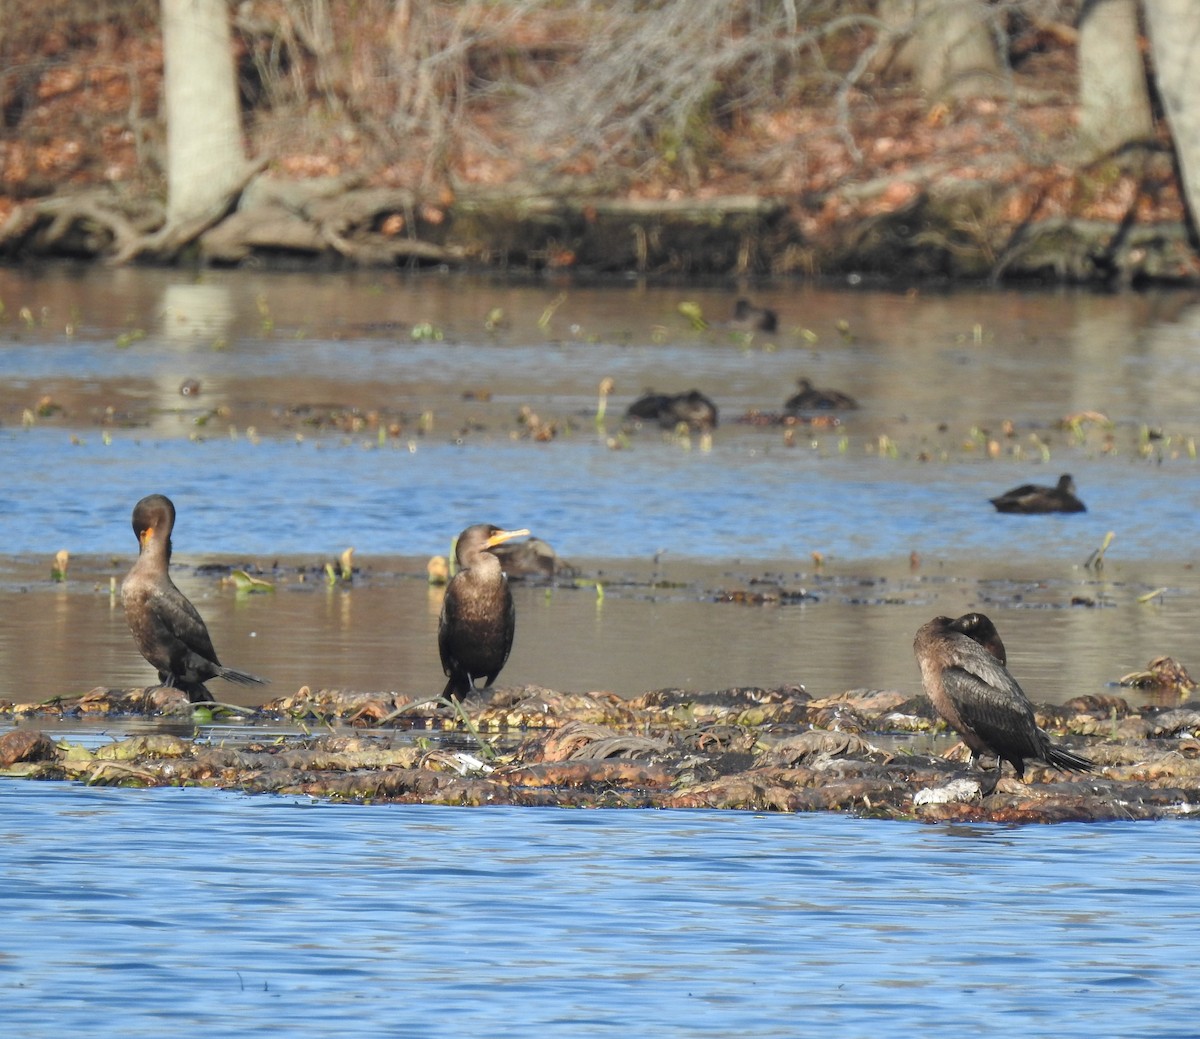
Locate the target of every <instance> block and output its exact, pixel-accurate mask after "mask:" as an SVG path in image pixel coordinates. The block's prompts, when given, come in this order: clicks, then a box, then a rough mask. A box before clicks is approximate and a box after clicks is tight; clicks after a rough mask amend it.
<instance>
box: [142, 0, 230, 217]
mask: <svg viewBox="0 0 1200 1039" xmlns="http://www.w3.org/2000/svg"><path fill="white" fill-rule="evenodd" d="M162 32H163V66H164V84H163V94H164V97H165V106H166V114H167V226H168V227H170V228H177V227H181V226H183V225H186V224H195V223H203V222H204V221H206V220H208V221H211V220H215V219H216V218H217V217H219V216H220V215H221V213H222V212H223V211H224V209H225V208H226V207H227V206H228V205H229V203H230V201H231V199H232V197H233V196H234V195H235V194H236V193H237V192H238V191H239V190H240V189H241V187H242V185H244V183H245V173H246V156H245V151H244V147H243V143H242V120H241V111H240V109H239V107H238V97H237V82H236V79H235V77H234V66H233V43H232V39H231V37H230V31H229V5H228V3H227V2H226V0H162Z"/></svg>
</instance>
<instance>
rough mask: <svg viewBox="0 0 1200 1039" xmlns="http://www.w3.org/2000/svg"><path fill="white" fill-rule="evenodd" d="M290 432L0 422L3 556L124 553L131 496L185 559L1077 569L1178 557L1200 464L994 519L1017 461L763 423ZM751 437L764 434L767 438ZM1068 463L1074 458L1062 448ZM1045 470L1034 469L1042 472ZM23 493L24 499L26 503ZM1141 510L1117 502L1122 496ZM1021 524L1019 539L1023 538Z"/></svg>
mask: <svg viewBox="0 0 1200 1039" xmlns="http://www.w3.org/2000/svg"><path fill="white" fill-rule="evenodd" d="M370 444H371V440H370V438H355V439H352V440H350V441H346V440H344V439H343V438H341V437H336V436H327V437H324V438H318V439H309V440H305V441H304V442H302V443H296V442H295V441H293V440H287V439H280V438H274V439H272V438H264V439H262V440H259V441H257V442H255V441H251V440H250V439H247V438H246V437H244V436H243V437H240V438H238V439H237V440H230V439H228V438H224V437H220V436H218V437H217V438H215V439H212V440H207V441H203V442H193V441H191V440H188V439H187V438H185V437H174V438H172V437H161V436H140V435H138V434H136V433H131V432H124V431H122V432H115V433H113V434H112V439H111V442H110V443H107V444H106V443H105V442H104V440H103V439H102V437H101V435H100V434H99V433H98V432H85V433H82V434H77V435H76V436H75V440H72V435H71V434H69V433H67V432H63V431H55V430H41V429H34V430H7V431H3V430H0V467H2V468H3V470H4V472H5V473H6V494H5V495H4V497H3V499H2V500H0V544H3V545H4V546H5V552H7V553H12V554H22V553H42V554H49V555H53V553H54V552H55V551H57V550H58V549H60V548H67V549H69V550H70V551H72V552H73V553H76V554H80V553H83V554H90V553H104V554H118V555H125V554H133V553H134V552H135V551H136V543H135V542H134V539H133V535H132V533H131V531H130V526H129V516H130V513H131V511H132V508H133V503H134V502H136V501H137V500H138V499H139V498H140V497H142V496H143V495H144V494H148V493H151V492H162V493H166V494H168V495H169V496H170V497H171V498H172V499H173V500H174V502H175V504H176V507H177V508H178V510H179V519H178V521H177V525H176V536H175V546H176V551H177V552H179V553H183V554H185V555H186V554H198V553H234V554H237V553H244V554H251V555H253V554H258V555H263V554H267V555H269V554H294V553H313V552H318V553H329V552H338V551H341V549H342V548H344V547H346V546H347V545H354V546H355V547H356V549H357V550H358V552H359V553H362V554H364V555H372V554H375V555H378V554H384V555H396V554H413V555H423V554H432V553H435V552H444V551H445V548H446V545H447V543H448V541H449V539H450V537H452V536H453V535H454V534H455V533H457V532H458V531H459V530H461V529H462V528H463V527H464V526H466V525H467V524H468V523H471V522H477V521H485V522H494V523H498V524H501V525H505V526H510V527H516V526H527V527H529V528H531V529H532V530H533V531H534V533H535V534H537V535H539V536H540V537H542V538H543V539H545V540H547V541H549V542H550V543H551V544H552V545H553V546H554V547H555V548H556V549H557V550H558V552H559V553H560V554H562V555H564V556H565V557H567V558H571V557H616V558H640V559H644V558H647V557H649V556H653V555H654V554H656V553H658V552H661V551H662V550H663V549H669V550H670V552H671V553H672V555H673V556H676V557H693V558H705V559H788V558H800V559H805V558H806V557H807V556H808V554H809V553H810V552H812V551H820V552H823V553H825V554H826V555H829V556H837V557H841V558H843V559H854V558H864V557H865V558H880V557H892V558H897V557H906V556H907V555H908V554H909V553H910V552H912V551H914V550H915V551H917V552H919V553H921V554H922V555H925V556H928V557H950V558H959V559H971V560H974V559H981V558H983V559H992V560H1006V559H1011V558H1013V557H1014V556H1017V555H1028V554H1029V553H1031V552H1035V551H1036V552H1038V553H1042V554H1044V555H1046V556H1050V557H1061V556H1064V555H1065V556H1066V557H1067V558H1072V559H1078V561H1080V562H1082V561H1083V560H1084V559H1085V558H1086V557H1087V555H1088V553H1089V552H1090V551H1091V550H1092V549H1094V548H1097V547H1098V546H1099V545H1100V542H1101V541H1102V540H1103V538H1104V536H1105V534H1106V532H1108V531H1113V532H1114V533H1115V535H1116V541H1115V548H1114V549H1113V555H1114V557H1115V556H1119V557H1120V558H1122V559H1143V560H1144V559H1161V558H1164V557H1165V558H1173V559H1186V558H1190V557H1191V555H1192V550H1193V547H1194V544H1195V515H1196V509H1197V506H1198V505H1200V467H1197V466H1196V465H1195V464H1194V463H1192V462H1189V461H1186V460H1183V461H1177V462H1173V463H1171V462H1169V463H1166V464H1164V465H1161V466H1158V465H1154V464H1151V463H1150V462H1146V461H1141V460H1136V461H1135V460H1127V461H1105V462H1090V463H1089V462H1087V461H1084V462H1082V464H1076V465H1074V467H1073V468H1074V473H1075V477H1076V480H1077V482H1078V483H1079V484H1080V486H1081V487H1085V488H1087V501H1088V502H1089V511H1088V512H1087V513H1085V514H1082V515H1069V516H1040V517H1036V518H1030V517H1022V516H1015V517H1014V516H1001V515H999V514H997V513H995V512H994V511H993V509H992V508H991V506H990V505H988V503H987V500H986V499H987V497H988V496H989V495H990V494H996V493H998V492H999V491H1000V490H1003V489H1005V488H1006V487H1008V486H1011V485H1013V484H1016V483H1021V482H1024V481H1027V480H1029V479H1031V478H1033V479H1038V475H1037V474H1031V473H1030V470H1029V466H1028V465H1027V464H1026V465H1017V464H1006V463H1001V462H993V463H987V464H979V463H976V462H971V461H957V462H950V463H940V462H934V463H928V464H925V465H920V464H914V463H911V462H908V463H898V462H892V461H889V460H886V459H878V458H875V459H870V458H868V459H863V458H857V459H855V460H854V461H853V462H851V461H849V460H847V459H844V458H841V457H839V456H838V455H837V454H836V449H835V453H833V454H832V455H829V454H824V455H823V454H819V453H814V452H812V451H811V450H807V449H804V448H798V449H787V448H784V447H782V446H780V445H779V444H778V442H777V438H776V437H775V436H770V437H769V440H768V435H767V434H764V436H763V438H762V440H761V442H759V443H755V442H754V441H753V440H751V441H749V442H748V441H747V439H746V438H745V437H741V438H736V439H733V440H732V441H731V442H730V443H728V444H723V443H721V442H720V441H718V443H717V445H716V446H715V447H714V448H713V450H712V451H709V452H702V451H699V450H691V451H685V450H683V449H681V448H680V447H678V446H676V445H674V444H671V443H665V442H662V441H661V440H659V439H658V438H657V437H655V436H654V435H653V434H650V435H648V436H646V437H644V438H643V439H642V440H641V441H640V442H639V443H638V444H636V445H635V446H634V447H633V448H632V449H630V450H624V451H611V450H608V449H607V448H606V447H604V445H603V444H602V443H600V442H599V441H597V440H596V439H595V438H594V437H591V436H586V435H579V436H576V437H575V438H573V439H571V440H569V441H559V442H555V443H551V444H531V443H512V442H510V441H508V440H507V439H504V438H482V439H479V440H477V441H468V442H467V443H465V444H462V445H458V444H454V443H452V442H449V441H448V440H447V439H432V438H431V439H430V440H428V441H420V442H416V446H415V449H413V450H410V449H409V448H408V446H407V442H405V443H400V444H397V443H395V442H388V444H386V445H385V446H384V447H382V448H376V447H373V446H367V445H370ZM768 444H769V446H768ZM1076 461H1078V460H1076ZM1056 479H1057V470H1046V471H1045V472H1044V474H1042V482H1046V483H1053V482H1054V481H1055V480H1056ZM34 501H36V502H37V506H36V507H33V506H31V504H30V503H31V502H34ZM1131 502H1134V503H1139V502H1146V503H1151V502H1152V503H1153V506H1152V507H1150V506H1147V507H1132V508H1131V507H1130V503H1131ZM1031 535H1034V537H1032V538H1031Z"/></svg>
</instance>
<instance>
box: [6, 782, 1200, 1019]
mask: <svg viewBox="0 0 1200 1039" xmlns="http://www.w3.org/2000/svg"><path fill="white" fill-rule="evenodd" d="M1192 825H1193V824H1189V823H1186V822H1164V823H1157V824H1150V825H1147V824H1137V825H1132V824H1129V825H1125V824H1105V825H1090V826H1085V825H1060V826H1053V827H1027V828H1021V829H1004V828H998V827H990V826H988V827H984V826H977V827H969V828H966V827H960V828H943V827H937V828H933V827H926V826H921V825H918V824H900V823H885V822H880V821H874V820H857V819H853V818H848V817H840V816H815V815H801V816H772V815H755V814H750V813H742V812H630V811H619V810H618V811H609V810H599V811H579V810H574V811H567V810H561V811H560V810H530V809H507V808H496V809H451V808H436V807H412V806H395V805H388V806H374V807H360V806H334V805H328V804H310V803H307V802H298V801H296V800H293V799H288V798H275V797H260V798H247V797H243V796H241V795H238V794H236V793H225V792H216V791H212V790H182V789H170V790H155V791H135V790H115V789H98V788H82V787H78V786H73V785H67V784H57V783H36V784H23V783H9V784H6V785H5V788H4V791H3V798H2V800H0V869H2V870H3V875H4V877H5V883H4V885H3V888H2V889H0V913H2V916H3V920H4V929H3V935H4V937H3V939H2V940H0V1017H2V1019H3V1022H4V1032H5V1034H7V1035H14V1036H15V1035H20V1036H22V1037H24V1039H39V1037H47V1039H49V1037H54V1039H59V1037H61V1036H63V1035H68V1034H72V1033H79V1034H112V1035H117V1034H119V1035H122V1036H125V1037H129V1039H137V1037H142V1036H145V1037H153V1039H159V1037H161V1036H163V1035H171V1036H201V1035H203V1036H205V1037H207V1039H216V1037H222V1036H229V1037H240V1036H246V1035H257V1034H266V1033H271V1034H284V1035H289V1036H322V1037H324V1036H328V1035H331V1034H334V1035H363V1036H429V1035H481V1036H528V1035H538V1036H545V1037H554V1036H563V1037H572V1039H574V1037H584V1036H609V1035H623V1036H635V1035H641V1036H649V1035H655V1036H701V1035H709V1036H729V1035H735V1034H736V1035H747V1036H779V1037H792V1036H797V1035H830V1036H833V1035H837V1036H878V1035H882V1034H889V1033H891V1032H893V1031H895V1030H897V1029H899V1030H900V1031H901V1032H902V1033H903V1034H914V1035H923V1036H930V1037H937V1036H947V1037H954V1039H961V1037H962V1036H963V1035H971V1034H978V1035H999V1034H1006V1035H1011V1034H1014V1033H1016V1034H1030V1035H1040V1036H1056V1037H1059V1039H1064V1037H1074V1036H1079V1037H1088V1039H1092V1037H1094V1036H1117V1035H1119V1036H1123V1037H1126V1039H1133V1037H1138V1036H1155V1037H1164V1036H1194V1035H1195V1034H1196V1025H1195V1013H1194V972H1193V970H1192V963H1193V956H1192V953H1193V950H1194V945H1195V933H1196V928H1197V925H1198V924H1200V894H1198V893H1197V891H1196V889H1195V885H1193V884H1191V883H1190V882H1189V878H1190V877H1191V876H1192V874H1193V873H1194V870H1193V869H1192V866H1193V865H1194V858H1193V856H1192V855H1191V854H1190V853H1185V852H1184V851H1183V850H1182V849H1183V848H1184V847H1186V846H1187V845H1189V844H1190V843H1191V837H1192ZM1171 849H1174V850H1171Z"/></svg>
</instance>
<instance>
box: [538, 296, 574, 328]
mask: <svg viewBox="0 0 1200 1039" xmlns="http://www.w3.org/2000/svg"><path fill="white" fill-rule="evenodd" d="M566 302H567V294H566V293H565V292H560V293H559V294H558V295H557V296H555V297H554V299H552V300H551V301H550V302H549V303H547V304H546V308H545V309H544V310H543V311H542V316H541V317H540V318H538V328H540V329H541V330H542V331H543V332H544V331H546V329H547V328H549V327H550V322H551V321H552V320H553V319H554V312H555V311H556V310H558V308H559V307H561V306H562V305H563V304H564V303H566Z"/></svg>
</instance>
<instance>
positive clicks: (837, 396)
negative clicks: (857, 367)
mask: <svg viewBox="0 0 1200 1039" xmlns="http://www.w3.org/2000/svg"><path fill="white" fill-rule="evenodd" d="M796 385H797V386H798V387H799V392H798V393H794V394H792V396H790V397H788V399H787V400H786V401H785V402H784V405H783V410H784V411H785V412H787V413H789V414H792V415H795V414H798V413H800V412H805V411H850V410H852V409H854V408H857V407H858V401H856V400H855V399H854V398H853V397H851V396H849V395H848V394H845V393H842V391H841V390H821V389H817V387H815V386H814V385H813V384H812V383H811V382H810V381H809V380H808V379H805V378H799V379H797V380H796Z"/></svg>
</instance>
